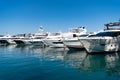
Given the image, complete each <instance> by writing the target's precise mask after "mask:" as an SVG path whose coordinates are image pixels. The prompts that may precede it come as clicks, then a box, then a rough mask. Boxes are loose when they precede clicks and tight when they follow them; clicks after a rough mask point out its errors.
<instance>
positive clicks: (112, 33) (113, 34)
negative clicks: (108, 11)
mask: <svg viewBox="0 0 120 80" xmlns="http://www.w3.org/2000/svg"><path fill="white" fill-rule="evenodd" d="M96 36H97V37H101V36H110V37H117V36H120V32H100V33H98V34H96Z"/></svg>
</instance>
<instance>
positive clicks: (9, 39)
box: [0, 34, 16, 45]
mask: <svg viewBox="0 0 120 80" xmlns="http://www.w3.org/2000/svg"><path fill="white" fill-rule="evenodd" d="M13 39H16V37H14V36H12V35H9V34H7V35H1V36H0V45H9V44H16V43H15V42H14V40H13Z"/></svg>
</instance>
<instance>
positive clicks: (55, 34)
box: [50, 33, 60, 36]
mask: <svg viewBox="0 0 120 80" xmlns="http://www.w3.org/2000/svg"><path fill="white" fill-rule="evenodd" d="M58 35H60V33H51V34H50V36H58Z"/></svg>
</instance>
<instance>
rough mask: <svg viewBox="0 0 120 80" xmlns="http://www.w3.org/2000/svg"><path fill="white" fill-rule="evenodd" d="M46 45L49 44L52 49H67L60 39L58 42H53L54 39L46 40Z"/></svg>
mask: <svg viewBox="0 0 120 80" xmlns="http://www.w3.org/2000/svg"><path fill="white" fill-rule="evenodd" d="M44 43H45V44H47V45H48V46H50V47H61V48H62V47H65V45H64V44H63V42H62V41H61V40H58V39H56V40H54V39H53V40H52V39H48V40H47V39H46V40H44Z"/></svg>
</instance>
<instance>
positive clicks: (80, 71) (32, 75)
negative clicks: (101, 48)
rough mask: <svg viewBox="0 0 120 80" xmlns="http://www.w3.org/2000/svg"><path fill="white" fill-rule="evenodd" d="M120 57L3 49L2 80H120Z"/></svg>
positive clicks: (59, 50)
mask: <svg viewBox="0 0 120 80" xmlns="http://www.w3.org/2000/svg"><path fill="white" fill-rule="evenodd" d="M119 57H120V55H119V53H111V54H94V55H90V54H87V53H86V52H85V51H84V50H82V51H68V50H64V49H63V48H49V47H47V48H41V47H34V46H16V45H10V46H0V80H120V58H119Z"/></svg>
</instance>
